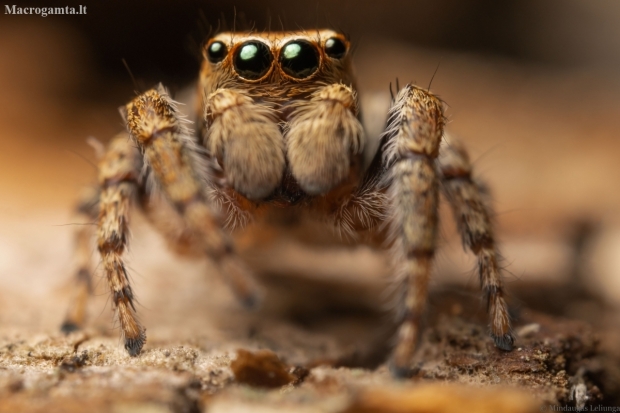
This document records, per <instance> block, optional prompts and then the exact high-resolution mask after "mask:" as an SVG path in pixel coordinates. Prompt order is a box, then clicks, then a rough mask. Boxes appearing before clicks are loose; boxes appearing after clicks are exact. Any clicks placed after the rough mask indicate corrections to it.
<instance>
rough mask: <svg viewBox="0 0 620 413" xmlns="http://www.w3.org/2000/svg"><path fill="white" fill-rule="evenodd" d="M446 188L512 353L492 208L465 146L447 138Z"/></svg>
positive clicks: (502, 342)
mask: <svg viewBox="0 0 620 413" xmlns="http://www.w3.org/2000/svg"><path fill="white" fill-rule="evenodd" d="M439 165H440V168H441V172H442V184H443V185H442V189H443V192H444V194H445V196H446V198H447V199H448V201H449V202H450V204H451V206H452V209H453V211H454V216H455V219H456V222H457V226H458V229H459V232H460V233H461V236H462V239H463V245H464V246H466V247H467V248H469V250H471V252H473V253H474V254H475V255H476V256H477V258H478V274H479V277H480V285H481V287H482V289H483V291H484V293H485V296H486V299H487V311H488V313H489V318H490V321H491V335H492V337H493V340H494V341H495V345H496V346H497V347H498V348H501V349H502V350H506V351H509V350H512V346H513V344H514V337H513V335H512V331H511V326H510V317H509V315H508V308H507V306H506V301H505V300H504V291H503V286H502V280H501V277H500V268H499V264H498V255H499V254H498V252H497V248H496V246H495V239H494V237H493V226H492V224H491V218H490V212H489V211H490V208H489V207H488V206H487V205H486V203H485V202H484V201H485V200H484V199H483V194H484V190H483V189H482V185H481V184H480V183H478V182H476V181H475V180H474V179H473V178H472V167H471V164H470V162H469V157H468V156H467V152H466V151H465V149H464V148H463V146H462V145H461V144H460V143H459V142H458V141H456V140H454V139H452V138H450V136H448V135H446V145H444V146H443V147H442V150H441V154H440V156H439Z"/></svg>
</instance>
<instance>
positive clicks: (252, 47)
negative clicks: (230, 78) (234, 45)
mask: <svg viewBox="0 0 620 413" xmlns="http://www.w3.org/2000/svg"><path fill="white" fill-rule="evenodd" d="M272 60H273V56H271V52H270V51H269V48H268V47H267V46H266V45H265V44H264V43H261V42H258V41H253V40H252V41H248V42H245V43H243V44H242V45H241V46H240V47H239V48H238V49H237V52H236V53H235V62H234V64H235V71H236V72H237V74H238V75H239V76H241V77H243V78H245V79H248V80H257V79H260V78H261V77H263V76H265V73H267V72H268V71H269V68H270V67H271V62H272Z"/></svg>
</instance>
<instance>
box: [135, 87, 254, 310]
mask: <svg viewBox="0 0 620 413" xmlns="http://www.w3.org/2000/svg"><path fill="white" fill-rule="evenodd" d="M124 115H125V117H126V121H127V127H128V130H129V132H130V134H131V136H132V138H133V140H134V142H135V143H136V144H137V145H138V147H139V148H140V150H141V151H142V152H143V154H144V160H145V162H146V163H147V164H148V166H149V167H150V170H151V173H152V174H153V175H154V178H155V181H156V184H157V186H158V188H159V189H161V191H162V192H163V194H164V195H165V196H166V198H167V199H168V201H169V202H170V203H171V204H172V206H173V207H174V208H175V209H176V211H177V213H179V214H180V215H181V217H182V218H183V220H184V221H185V223H186V224H187V226H188V228H189V229H190V230H191V231H192V232H193V233H194V234H196V241H198V242H199V246H200V247H201V248H202V250H203V251H204V252H206V253H207V254H209V255H210V256H211V257H212V258H213V259H214V260H215V262H216V263H217V264H218V265H219V267H220V268H221V270H222V272H223V273H224V275H225V276H227V277H228V279H229V281H230V284H231V285H232V288H233V291H234V292H235V293H236V294H237V295H238V296H239V297H240V298H241V301H242V302H243V303H244V304H245V305H246V306H248V307H252V306H255V305H256V304H257V302H258V299H259V290H258V288H257V286H256V284H255V282H254V279H253V277H252V276H251V274H250V273H249V271H248V270H247V269H246V268H245V266H244V265H243V264H242V263H241V261H240V260H239V258H238V257H237V255H236V254H235V251H234V246H233V244H232V241H231V239H230V238H229V237H228V236H227V235H226V234H224V232H223V231H222V223H221V220H220V218H219V216H218V213H217V212H216V211H214V210H213V209H212V208H211V205H210V201H209V197H208V195H207V188H206V183H205V182H204V180H205V176H202V175H201V174H203V173H207V172H206V168H205V167H204V166H203V165H201V164H200V163H201V161H204V159H201V158H200V156H201V154H200V153H199V150H198V149H197V148H195V147H193V145H195V144H194V141H193V138H192V137H191V136H190V131H189V130H188V129H187V127H186V126H185V123H184V122H183V121H182V118H181V117H180V115H179V114H178V112H177V109H176V107H175V105H174V102H173V101H172V100H171V99H170V97H169V96H168V94H167V93H166V91H165V90H164V89H163V87H161V86H160V87H159V88H158V89H157V90H155V89H152V90H149V91H147V92H145V93H144V94H142V95H140V96H138V97H137V98H136V99H134V100H133V101H132V102H131V103H129V104H128V105H127V106H126V107H125V108H124Z"/></svg>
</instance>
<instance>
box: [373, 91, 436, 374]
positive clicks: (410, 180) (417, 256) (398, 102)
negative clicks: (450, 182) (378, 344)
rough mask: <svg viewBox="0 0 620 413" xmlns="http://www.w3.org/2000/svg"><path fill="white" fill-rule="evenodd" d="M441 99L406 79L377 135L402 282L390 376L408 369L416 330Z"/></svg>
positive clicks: (427, 259) (432, 219) (424, 283)
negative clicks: (383, 129) (386, 123)
mask: <svg viewBox="0 0 620 413" xmlns="http://www.w3.org/2000/svg"><path fill="white" fill-rule="evenodd" d="M443 125H444V115H443V109H442V104H441V101H440V100H439V99H437V98H436V97H435V96H433V95H432V94H430V93H428V92H427V91H425V90H423V89H420V88H418V87H415V86H412V85H407V86H405V87H404V88H403V89H402V90H401V91H400V92H399V93H398V95H397V97H396V99H395V101H394V103H393V105H392V108H391V109H390V112H389V118H388V125H387V129H386V132H385V133H384V135H383V138H382V148H381V151H382V154H381V156H382V157H383V159H382V164H383V165H385V168H387V169H386V171H385V175H384V179H385V182H384V185H387V186H388V188H389V189H388V194H389V198H390V203H391V216H390V217H389V219H390V225H391V228H390V229H391V235H392V237H393V242H392V251H393V255H394V258H395V260H396V266H397V268H396V272H397V276H398V280H399V282H402V287H401V288H402V295H401V296H400V297H399V298H400V303H399V310H400V314H399V321H400V326H399V329H398V333H397V342H396V346H395V348H394V350H393V353H392V357H391V360H390V368H391V370H392V373H393V374H394V375H396V376H399V377H403V376H406V375H407V374H408V373H409V366H410V363H411V359H412V357H413V354H414V351H415V347H416V343H417V341H418V339H419V336H420V327H421V321H422V314H423V312H424V308H425V305H426V295H427V288H428V280H429V275H430V271H431V264H432V259H433V255H434V253H435V244H436V235H437V212H438V188H439V180H438V176H437V172H436V168H435V159H436V158H437V155H438V152H439V143H440V141H441V138H442V135H443Z"/></svg>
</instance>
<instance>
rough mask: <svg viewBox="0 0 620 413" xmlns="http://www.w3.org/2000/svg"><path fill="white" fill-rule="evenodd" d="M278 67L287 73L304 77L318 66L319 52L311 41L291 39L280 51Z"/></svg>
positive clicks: (295, 76)
mask: <svg viewBox="0 0 620 413" xmlns="http://www.w3.org/2000/svg"><path fill="white" fill-rule="evenodd" d="M280 67H281V68H282V70H283V71H284V73H286V74H287V75H289V76H291V77H294V78H296V79H304V78H306V77H308V76H310V75H312V74H313V73H314V72H316V71H317V70H318V68H319V52H318V51H317V50H316V48H315V47H314V46H313V45H312V43H310V42H307V41H305V40H293V41H290V42H288V43H287V44H285V45H284V47H283V48H282V50H281V51H280Z"/></svg>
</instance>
